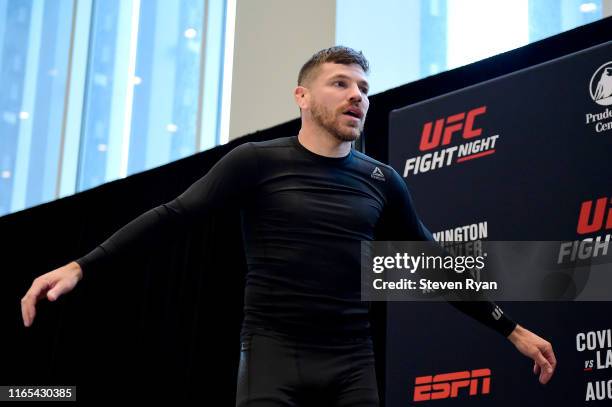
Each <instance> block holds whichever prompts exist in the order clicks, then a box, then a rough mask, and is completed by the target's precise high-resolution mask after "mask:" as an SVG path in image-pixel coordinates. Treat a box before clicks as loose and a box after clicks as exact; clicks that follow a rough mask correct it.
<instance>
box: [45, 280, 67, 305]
mask: <svg viewBox="0 0 612 407" xmlns="http://www.w3.org/2000/svg"><path fill="white" fill-rule="evenodd" d="M65 291H66V290H65V289H64V286H63V285H62V284H61V283H58V284H56V286H55V287H53V288H52V289H51V290H49V292H47V299H48V300H49V301H55V300H57V299H58V298H59V297H60V296H61V295H62V294H64V292H65Z"/></svg>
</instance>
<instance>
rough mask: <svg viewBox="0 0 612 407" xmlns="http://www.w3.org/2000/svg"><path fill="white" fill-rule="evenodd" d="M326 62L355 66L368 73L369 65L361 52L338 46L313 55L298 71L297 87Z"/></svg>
mask: <svg viewBox="0 0 612 407" xmlns="http://www.w3.org/2000/svg"><path fill="white" fill-rule="evenodd" d="M326 62H332V63H335V64H342V65H351V64H357V65H359V66H360V67H361V69H363V72H365V73H368V72H369V71H370V64H369V63H368V60H367V59H366V57H365V56H364V55H363V53H362V52H361V51H355V50H354V49H352V48H349V47H344V46H342V45H338V46H335V47H331V48H326V49H322V50H321V51H319V52H317V53H316V54H314V55H313V56H312V57H310V59H309V60H308V61H306V63H305V64H304V65H303V66H302V69H300V73H299V75H298V85H300V86H301V85H303V84H304V83H305V82H306V81H307V80H309V79H310V78H311V77H312V74H313V73H314V72H315V71H316V70H317V69H318V68H319V66H321V65H323V64H324V63H326Z"/></svg>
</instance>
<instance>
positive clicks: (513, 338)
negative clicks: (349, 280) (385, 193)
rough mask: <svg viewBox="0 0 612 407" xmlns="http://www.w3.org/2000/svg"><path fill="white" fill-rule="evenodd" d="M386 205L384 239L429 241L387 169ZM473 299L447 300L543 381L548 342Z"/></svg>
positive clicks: (550, 369) (549, 368)
mask: <svg viewBox="0 0 612 407" xmlns="http://www.w3.org/2000/svg"><path fill="white" fill-rule="evenodd" d="M391 171H392V174H391V177H390V179H391V185H390V192H389V203H388V209H386V210H385V212H386V213H385V214H384V215H383V216H385V217H386V219H384V220H383V222H384V223H385V225H386V226H384V227H383V229H384V239H385V240H396V241H402V240H404V241H419V240H421V241H431V242H435V241H436V240H435V239H434V238H433V235H432V234H431V232H430V231H429V230H427V228H426V227H425V226H424V225H423V223H422V222H421V221H420V220H419V218H418V216H417V213H416V210H415V208H414V203H413V201H412V197H411V195H410V192H409V191H408V187H407V186H406V184H405V182H404V180H403V179H402V178H401V177H400V175H399V174H397V172H396V171H394V170H391ZM475 299H476V300H475V301H449V303H450V304H451V305H452V306H453V307H455V308H457V309H458V310H460V311H461V312H463V313H465V314H466V315H469V316H470V317H472V318H474V319H476V320H477V321H479V322H481V323H482V324H484V325H486V326H488V327H489V328H491V329H494V330H495V331H497V332H499V333H500V334H501V335H503V336H505V337H506V338H508V340H510V342H512V344H513V345H514V346H515V347H516V349H517V350H518V351H519V352H521V353H522V354H523V355H525V356H527V357H529V358H531V359H532V360H533V361H534V366H533V372H534V374H539V380H540V383H542V384H546V383H548V381H549V380H550V379H551V377H552V376H553V374H554V371H555V368H556V366H557V360H556V358H555V354H554V351H553V348H552V345H551V344H550V342H548V341H546V340H544V339H543V338H541V337H539V336H538V335H536V334H534V333H533V332H531V331H529V330H528V329H526V328H524V327H522V326H520V325H519V324H517V323H516V322H514V321H513V320H512V319H511V318H510V317H509V316H508V315H506V314H505V313H504V312H503V311H502V309H501V307H499V305H497V304H495V303H494V302H492V301H490V300H489V299H488V298H486V296H484V294H482V293H481V297H479V298H475Z"/></svg>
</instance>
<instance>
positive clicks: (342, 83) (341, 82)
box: [334, 81, 345, 87]
mask: <svg viewBox="0 0 612 407" xmlns="http://www.w3.org/2000/svg"><path fill="white" fill-rule="evenodd" d="M334 84H336V85H338V86H342V87H344V86H345V83H344V81H336V82H334Z"/></svg>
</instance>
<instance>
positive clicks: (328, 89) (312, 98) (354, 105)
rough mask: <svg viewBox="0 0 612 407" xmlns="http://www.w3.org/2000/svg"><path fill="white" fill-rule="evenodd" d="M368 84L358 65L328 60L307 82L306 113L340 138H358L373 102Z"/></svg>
mask: <svg viewBox="0 0 612 407" xmlns="http://www.w3.org/2000/svg"><path fill="white" fill-rule="evenodd" d="M368 86H369V85H368V81H367V79H366V75H365V73H364V72H363V69H362V68H361V67H360V66H359V65H357V64H351V65H342V64H335V63H329V62H326V63H324V64H323V65H321V66H320V67H319V68H318V70H317V71H315V72H314V77H313V78H312V79H311V80H310V82H309V83H308V84H306V85H305V87H306V88H307V89H308V93H309V100H308V102H309V103H308V104H307V108H306V110H308V112H303V114H304V113H305V114H309V115H310V119H311V120H312V121H313V122H314V123H315V124H316V125H318V126H320V127H322V128H323V129H325V130H327V132H328V133H330V134H331V135H332V136H334V137H335V138H337V139H338V140H340V141H353V140H356V139H357V138H358V137H359V136H360V135H361V132H362V131H363V125H364V123H365V118H366V114H367V112H368V108H369V106H370V101H369V100H368Z"/></svg>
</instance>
